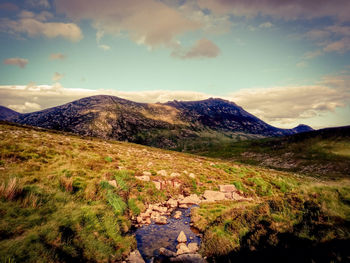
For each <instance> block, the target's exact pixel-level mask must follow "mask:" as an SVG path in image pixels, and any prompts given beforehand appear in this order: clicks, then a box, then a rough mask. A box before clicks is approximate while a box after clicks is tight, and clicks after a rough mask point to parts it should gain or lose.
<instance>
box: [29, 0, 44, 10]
mask: <svg viewBox="0 0 350 263" xmlns="http://www.w3.org/2000/svg"><path fill="white" fill-rule="evenodd" d="M26 3H27V4H28V5H30V6H31V7H40V8H47V9H48V8H50V3H49V1H48V0H26Z"/></svg>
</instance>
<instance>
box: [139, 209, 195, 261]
mask: <svg viewBox="0 0 350 263" xmlns="http://www.w3.org/2000/svg"><path fill="white" fill-rule="evenodd" d="M192 207H194V206H192ZM176 211H181V212H182V215H181V218H180V219H175V218H173V215H174V213H175V212H176ZM190 213H191V207H190V208H187V209H182V208H177V209H176V210H174V211H173V212H172V214H171V215H170V216H169V217H168V224H166V225H157V224H154V223H153V222H152V224H150V225H144V226H142V227H140V228H138V229H137V230H136V231H135V236H136V240H137V248H138V250H139V251H140V253H141V255H142V257H143V258H144V259H145V261H146V262H150V261H151V259H152V258H156V257H158V256H159V248H161V247H164V248H167V249H169V250H171V251H173V252H176V245H177V237H178V235H179V233H180V232H181V231H184V233H185V234H186V237H187V244H188V243H197V244H198V246H199V245H200V237H199V232H198V231H197V230H196V229H195V228H192V227H191V226H190V222H191V217H190Z"/></svg>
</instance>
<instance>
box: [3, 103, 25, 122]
mask: <svg viewBox="0 0 350 263" xmlns="http://www.w3.org/2000/svg"><path fill="white" fill-rule="evenodd" d="M19 115H21V114H20V113H19V112H16V111H14V110H11V109H9V108H6V107H4V106H1V105H0V120H10V119H13V118H16V117H18V116H19Z"/></svg>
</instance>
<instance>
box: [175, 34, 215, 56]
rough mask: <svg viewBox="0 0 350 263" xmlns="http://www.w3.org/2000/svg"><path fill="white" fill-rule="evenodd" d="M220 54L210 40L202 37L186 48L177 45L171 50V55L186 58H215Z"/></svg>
mask: <svg viewBox="0 0 350 263" xmlns="http://www.w3.org/2000/svg"><path fill="white" fill-rule="evenodd" d="M219 54H220V49H219V47H218V46H217V45H215V44H214V43H213V42H212V41H210V40H208V39H206V38H202V39H200V40H197V42H196V43H195V44H194V45H193V46H192V47H191V48H189V49H188V50H186V49H184V48H182V47H179V48H178V49H176V50H174V51H173V52H172V54H171V55H172V56H173V57H177V58H182V59H188V58H215V57H217V56H218V55H219Z"/></svg>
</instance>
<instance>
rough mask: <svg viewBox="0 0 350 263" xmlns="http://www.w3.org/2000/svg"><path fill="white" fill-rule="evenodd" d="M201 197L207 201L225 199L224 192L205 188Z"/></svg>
mask: <svg viewBox="0 0 350 263" xmlns="http://www.w3.org/2000/svg"><path fill="white" fill-rule="evenodd" d="M203 197H204V198H205V201H207V202H215V201H221V200H225V199H226V196H225V193H222V192H219V191H211V190H205V191H204V194H203Z"/></svg>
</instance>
